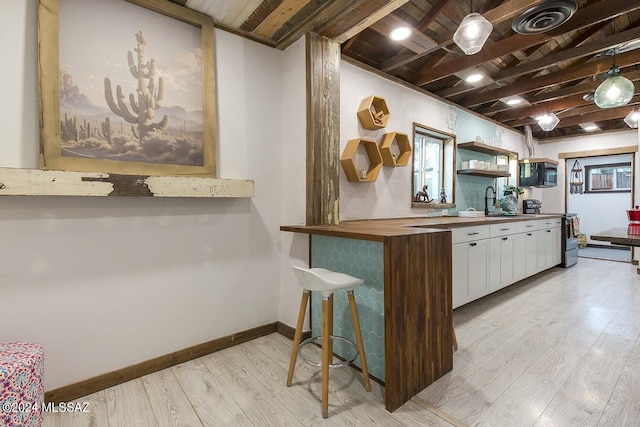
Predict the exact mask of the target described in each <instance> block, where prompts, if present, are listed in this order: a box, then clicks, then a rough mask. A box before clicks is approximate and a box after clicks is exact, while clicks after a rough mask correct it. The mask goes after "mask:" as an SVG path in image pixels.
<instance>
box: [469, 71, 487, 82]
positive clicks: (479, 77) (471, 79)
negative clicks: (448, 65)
mask: <svg viewBox="0 0 640 427" xmlns="http://www.w3.org/2000/svg"><path fill="white" fill-rule="evenodd" d="M483 77H484V75H482V74H480V73H475V74H470V75H469V76H468V77H467V78H465V79H464V81H465V82H467V83H477V82H479V81H480V80H482V78H483Z"/></svg>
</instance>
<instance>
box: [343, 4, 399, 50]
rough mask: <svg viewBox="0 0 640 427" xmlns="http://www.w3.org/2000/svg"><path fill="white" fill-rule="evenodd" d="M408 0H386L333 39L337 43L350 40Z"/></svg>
mask: <svg viewBox="0 0 640 427" xmlns="http://www.w3.org/2000/svg"><path fill="white" fill-rule="evenodd" d="M407 1H409V0H389V1H387V2H385V3H386V4H385V5H384V6H382V7H380V8H378V9H377V10H375V11H372V12H371V13H370V14H369V15H368V16H367V17H365V18H364V19H363V20H361V21H358V22H355V23H353V24H352V25H351V26H349V28H347V29H346V30H345V31H343V32H342V33H340V34H338V35H336V36H334V37H332V39H333V41H334V42H336V43H343V42H345V41H347V40H349V39H350V38H351V37H353V36H355V35H356V34H358V33H360V32H361V31H362V30H364V29H366V28H369V27H370V26H371V25H372V24H373V23H375V22H377V21H379V20H380V19H382V18H384V17H385V16H387V15H388V14H390V13H391V12H393V11H394V10H396V9H397V8H399V7H400V6H402V5H403V4H405V3H406V2H407Z"/></svg>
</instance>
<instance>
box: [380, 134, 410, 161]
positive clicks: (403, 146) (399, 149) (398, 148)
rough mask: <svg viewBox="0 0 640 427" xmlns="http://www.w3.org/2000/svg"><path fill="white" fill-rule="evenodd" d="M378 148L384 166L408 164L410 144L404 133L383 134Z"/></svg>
mask: <svg viewBox="0 0 640 427" xmlns="http://www.w3.org/2000/svg"><path fill="white" fill-rule="evenodd" d="M379 148H380V155H381V156H382V162H383V163H384V165H385V166H406V165H407V164H408V163H409V159H410V158H411V143H410V142H409V137H408V136H407V134H406V133H400V132H390V133H385V134H384V135H382V140H381V141H380V147H379Z"/></svg>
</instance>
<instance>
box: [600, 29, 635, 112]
mask: <svg viewBox="0 0 640 427" xmlns="http://www.w3.org/2000/svg"><path fill="white" fill-rule="evenodd" d="M613 33H614V34H615V33H616V21H615V19H614V20H613ZM616 50H617V48H614V49H613V64H612V65H611V68H610V69H609V72H608V74H609V76H608V77H607V79H606V80H605V81H603V82H602V83H600V86H598V88H597V89H596V91H595V93H594V94H593V100H594V101H595V103H596V105H597V106H598V107H600V108H615V107H622V106H623V105H627V104H628V103H629V101H631V98H633V94H634V93H635V87H634V86H633V83H632V82H631V80H629V79H628V78H626V77H622V76H621V75H620V68H618V66H617V65H616Z"/></svg>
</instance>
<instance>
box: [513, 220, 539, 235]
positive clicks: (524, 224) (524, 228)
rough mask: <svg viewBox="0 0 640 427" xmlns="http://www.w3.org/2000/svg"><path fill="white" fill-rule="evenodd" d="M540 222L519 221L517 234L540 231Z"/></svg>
mask: <svg viewBox="0 0 640 427" xmlns="http://www.w3.org/2000/svg"><path fill="white" fill-rule="evenodd" d="M538 222H539V221H519V222H516V233H526V232H529V231H535V230H537V229H538Z"/></svg>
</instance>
